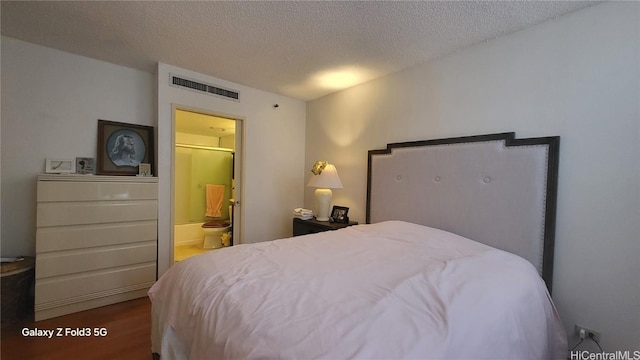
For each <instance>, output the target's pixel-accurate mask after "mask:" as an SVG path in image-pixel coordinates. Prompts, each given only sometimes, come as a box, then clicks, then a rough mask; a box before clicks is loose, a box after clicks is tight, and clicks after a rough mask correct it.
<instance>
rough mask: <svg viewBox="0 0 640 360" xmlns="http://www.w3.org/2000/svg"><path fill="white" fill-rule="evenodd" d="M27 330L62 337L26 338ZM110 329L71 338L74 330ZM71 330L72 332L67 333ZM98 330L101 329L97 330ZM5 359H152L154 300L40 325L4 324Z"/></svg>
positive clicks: (0, 335) (1, 335) (2, 350)
mask: <svg viewBox="0 0 640 360" xmlns="http://www.w3.org/2000/svg"><path fill="white" fill-rule="evenodd" d="M24 328H27V329H36V328H37V329H43V330H54V331H55V330H57V329H58V328H61V329H62V333H61V334H62V335H65V332H68V335H67V336H60V337H56V336H55V332H54V336H53V337H52V338H51V339H48V338H46V337H45V338H37V337H26V336H23V335H22V331H23V329H24ZM86 328H88V329H90V330H91V331H92V332H93V331H98V335H100V331H101V330H100V329H106V330H105V331H106V332H107V334H106V336H94V334H91V336H87V337H82V336H75V337H74V336H70V335H71V334H72V331H73V330H76V329H86ZM67 329H68V330H67ZM94 329H97V330H94ZM0 338H1V344H0V353H1V355H2V356H1V357H0V358H1V359H2V360H14V359H16V360H18V359H19V360H23V359H27V360H31V359H47V360H54V359H65V360H67V359H100V360H102V359H127V360H128V359H132V360H137V359H144V360H149V359H151V301H149V299H148V298H146V297H145V298H140V299H136V300H131V301H126V302H123V303H119V304H114V305H109V306H105V307H101V308H97V309H92V310H87V311H83V312H79V313H76V314H70V315H65V316H60V317H57V318H53V319H48V320H42V321H38V322H33V321H30V322H25V323H23V324H13V325H4V324H3V325H2V332H1V333H0Z"/></svg>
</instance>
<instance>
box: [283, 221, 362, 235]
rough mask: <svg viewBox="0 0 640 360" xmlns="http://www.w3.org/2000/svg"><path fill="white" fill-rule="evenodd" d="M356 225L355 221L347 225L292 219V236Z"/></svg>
mask: <svg viewBox="0 0 640 360" xmlns="http://www.w3.org/2000/svg"><path fill="white" fill-rule="evenodd" d="M352 225H358V222H357V221H349V223H348V224H343V223H337V222H334V223H332V222H328V221H318V220H316V219H310V220H302V219H298V218H293V236H299V235H307V234H315V233H319V232H323V231H331V230H338V229H342V228H345V227H347V226H352Z"/></svg>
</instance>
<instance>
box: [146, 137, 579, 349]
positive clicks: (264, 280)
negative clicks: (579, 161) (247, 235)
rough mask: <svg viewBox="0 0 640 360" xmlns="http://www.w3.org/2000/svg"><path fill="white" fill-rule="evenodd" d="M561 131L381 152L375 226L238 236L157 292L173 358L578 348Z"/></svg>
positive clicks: (374, 184) (164, 343)
mask: <svg viewBox="0 0 640 360" xmlns="http://www.w3.org/2000/svg"><path fill="white" fill-rule="evenodd" d="M558 149H559V138H558V137H545V138H531V139H516V138H515V134H513V133H503V134H491V135H480V136H471V137H459V138H449V139H436V140H426V141H417V142H405V143H394V144H389V145H387V147H386V149H380V150H371V151H369V153H368V180H367V204H366V207H367V208H366V209H367V213H366V217H367V218H366V220H367V224H363V225H357V226H350V227H347V228H344V229H340V230H336V231H330V232H324V233H318V234H311V235H305V236H300V237H296V238H287V239H279V240H274V241H267V242H263V243H257V244H250V245H238V246H234V247H231V248H225V249H223V250H219V251H214V252H210V253H207V254H203V255H199V256H196V257H193V258H190V259H187V260H185V261H183V262H180V263H178V264H176V265H174V266H173V267H172V268H170V269H169V270H168V271H167V272H166V273H165V274H164V275H163V276H162V277H161V278H160V279H159V280H158V282H157V283H156V284H155V285H154V286H153V287H152V288H151V290H150V291H149V296H150V298H151V300H152V304H153V305H152V313H153V314H152V320H153V321H152V351H153V353H154V355H155V356H156V357H157V356H158V355H159V356H160V357H161V358H162V359H272V358H278V359H469V358H473V359H476V358H482V359H516V358H531V359H554V358H566V356H567V341H566V335H565V332H564V327H563V325H562V323H561V321H560V319H559V316H558V314H557V312H556V310H555V308H554V305H553V302H552V300H551V296H550V291H551V280H552V275H553V234H554V227H555V214H554V212H555V201H556V188H557V168H558Z"/></svg>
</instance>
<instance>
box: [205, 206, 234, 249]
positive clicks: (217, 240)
mask: <svg viewBox="0 0 640 360" xmlns="http://www.w3.org/2000/svg"><path fill="white" fill-rule="evenodd" d="M232 214H233V206H231V205H230V206H229V217H231V216H232ZM230 229H231V219H229V220H211V221H207V222H205V223H204V224H202V233H203V234H204V242H203V243H202V247H203V248H204V249H219V248H221V247H222V246H223V245H222V235H224V234H226V233H228V232H229V231H230Z"/></svg>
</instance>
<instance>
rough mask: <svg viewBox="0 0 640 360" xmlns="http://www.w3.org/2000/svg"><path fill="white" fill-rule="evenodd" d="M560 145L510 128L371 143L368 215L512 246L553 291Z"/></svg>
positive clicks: (369, 220)
mask: <svg viewBox="0 0 640 360" xmlns="http://www.w3.org/2000/svg"><path fill="white" fill-rule="evenodd" d="M559 146H560V137H557V136H556V137H544V138H530V139H515V133H503V134H491V135H478V136H468V137H459V138H449V139H437V140H425V141H414V142H404V143H394V144H389V145H387V148H386V149H382V150H370V151H369V165H368V179H367V215H366V216H367V219H366V220H367V223H375V222H379V221H384V220H404V221H410V222H413V223H417V224H422V225H426V226H431V227H435V228H439V229H442V230H446V231H450V232H453V233H456V234H458V235H461V236H464V237H467V238H469V239H473V240H476V241H479V242H482V243H484V244H487V245H490V246H493V247H496V248H499V249H502V250H505V251H509V252H511V253H514V254H517V255H519V256H521V257H523V258H525V259H527V260H529V261H530V262H531V263H532V264H533V265H534V266H535V267H536V268H537V269H538V272H539V273H540V275H541V276H542V278H543V279H544V281H545V282H546V284H547V287H548V289H549V291H551V281H552V273H553V249H554V234H555V209H556V193H557V179H558V175H557V174H558V152H559Z"/></svg>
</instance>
